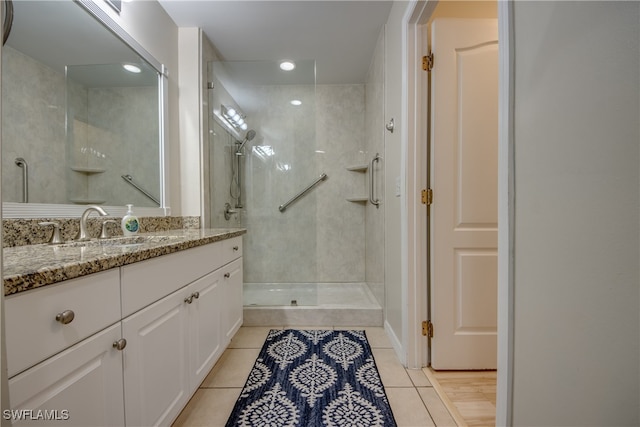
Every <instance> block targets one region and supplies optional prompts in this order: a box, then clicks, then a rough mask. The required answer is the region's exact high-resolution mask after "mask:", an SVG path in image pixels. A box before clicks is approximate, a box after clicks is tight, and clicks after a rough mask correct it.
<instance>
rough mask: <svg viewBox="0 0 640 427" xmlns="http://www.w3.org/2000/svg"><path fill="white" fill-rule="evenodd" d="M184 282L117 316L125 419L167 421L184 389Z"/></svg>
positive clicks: (175, 412) (179, 406) (174, 414)
mask: <svg viewBox="0 0 640 427" xmlns="http://www.w3.org/2000/svg"><path fill="white" fill-rule="evenodd" d="M187 291H188V290H187V288H183V289H181V290H179V291H176V292H175V293H173V294H171V295H169V296H167V297H165V298H163V299H161V300H160V301H158V302H156V303H155V304H152V305H150V306H149V307H146V308H145V309H143V310H140V311H139V312H137V313H135V314H133V315H131V316H129V317H127V318H126V319H124V320H123V321H122V335H123V337H124V338H126V340H127V347H126V348H125V350H124V395H125V399H126V402H127V405H126V407H125V413H126V420H127V425H130V426H155V425H169V424H170V423H171V422H172V421H173V420H174V419H175V417H177V415H178V414H179V413H180V411H181V410H182V408H183V407H184V405H185V404H186V402H187V400H188V399H189V397H190V394H189V381H188V377H187V363H188V361H187V345H188V337H187V330H188V329H187V321H188V319H187V311H188V310H187V306H188V304H187V302H185V301H184V300H185V298H187V297H188V296H189V294H188V293H187Z"/></svg>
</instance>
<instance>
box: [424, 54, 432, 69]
mask: <svg viewBox="0 0 640 427" xmlns="http://www.w3.org/2000/svg"><path fill="white" fill-rule="evenodd" d="M422 69H423V70H424V71H431V70H433V52H429V55H425V56H423V57H422Z"/></svg>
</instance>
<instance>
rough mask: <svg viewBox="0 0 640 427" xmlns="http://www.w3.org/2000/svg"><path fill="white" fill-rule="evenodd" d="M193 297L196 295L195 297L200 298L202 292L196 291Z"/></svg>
mask: <svg viewBox="0 0 640 427" xmlns="http://www.w3.org/2000/svg"><path fill="white" fill-rule="evenodd" d="M191 296H192V297H194V298H195V299H198V298H200V292H194V293H193V295H191Z"/></svg>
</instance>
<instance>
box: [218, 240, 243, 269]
mask: <svg viewBox="0 0 640 427" xmlns="http://www.w3.org/2000/svg"><path fill="white" fill-rule="evenodd" d="M221 255H222V263H221V264H220V265H221V266H222V265H225V264H228V263H230V262H231V261H233V260H234V259H238V258H240V257H241V256H242V237H234V238H233V239H228V240H223V241H222V254H221Z"/></svg>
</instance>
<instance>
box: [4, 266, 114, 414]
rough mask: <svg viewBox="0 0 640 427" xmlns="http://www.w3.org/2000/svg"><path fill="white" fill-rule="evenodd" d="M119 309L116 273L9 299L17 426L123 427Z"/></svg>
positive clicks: (11, 374)
mask: <svg viewBox="0 0 640 427" xmlns="http://www.w3.org/2000/svg"><path fill="white" fill-rule="evenodd" d="M119 305H120V281H119V271H118V270H117V269H116V270H109V271H105V272H102V273H96V274H93V275H90V276H86V277H82V278H79V279H74V280H69V281H67V282H63V283H60V284H56V285H51V286H47V287H44V288H41V289H34V290H32V291H28V292H25V293H23V294H16V295H12V296H10V297H7V298H6V300H5V322H6V339H7V359H8V360H7V364H8V371H9V377H10V380H9V400H10V403H11V409H12V410H14V411H18V412H16V413H15V414H16V415H15V416H14V425H30V424H33V425H65V426H66V425H74V426H87V425H113V426H117V425H123V423H124V408H123V405H124V399H123V396H124V394H123V382H122V353H121V351H119V350H118V349H117V348H115V347H114V343H117V342H119V340H120V338H121V336H122V334H121V330H120V307H119ZM105 328H106V329H105ZM52 355H53V356H52ZM49 356H51V357H49ZM18 418H22V420H18Z"/></svg>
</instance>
